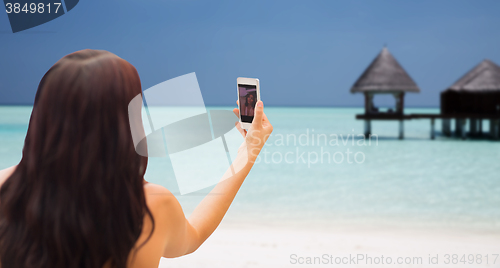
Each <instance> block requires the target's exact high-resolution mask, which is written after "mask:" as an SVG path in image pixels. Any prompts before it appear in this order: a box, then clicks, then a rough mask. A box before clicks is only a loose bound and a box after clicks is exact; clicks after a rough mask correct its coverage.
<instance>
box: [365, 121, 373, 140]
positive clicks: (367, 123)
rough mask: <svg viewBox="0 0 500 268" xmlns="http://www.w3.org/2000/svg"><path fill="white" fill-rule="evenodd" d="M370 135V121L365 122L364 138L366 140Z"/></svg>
mask: <svg viewBox="0 0 500 268" xmlns="http://www.w3.org/2000/svg"><path fill="white" fill-rule="evenodd" d="M370 134H372V124H371V121H370V120H365V138H368V137H369V136H370Z"/></svg>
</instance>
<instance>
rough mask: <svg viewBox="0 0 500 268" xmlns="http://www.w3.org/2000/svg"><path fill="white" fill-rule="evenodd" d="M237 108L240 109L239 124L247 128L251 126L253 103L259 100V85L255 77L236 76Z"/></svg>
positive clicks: (253, 111)
mask: <svg viewBox="0 0 500 268" xmlns="http://www.w3.org/2000/svg"><path fill="white" fill-rule="evenodd" d="M236 82H237V85H238V87H237V89H238V104H239V105H238V109H239V110H240V126H241V128H243V129H249V128H250V127H251V126H252V122H253V116H254V113H255V105H256V104H257V101H259V100H260V85H259V79H257V78H245V77H238V79H237V80H236Z"/></svg>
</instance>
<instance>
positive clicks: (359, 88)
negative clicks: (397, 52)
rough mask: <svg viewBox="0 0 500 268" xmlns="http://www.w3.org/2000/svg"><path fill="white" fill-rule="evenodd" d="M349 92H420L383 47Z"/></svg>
mask: <svg viewBox="0 0 500 268" xmlns="http://www.w3.org/2000/svg"><path fill="white" fill-rule="evenodd" d="M351 92H352V93H355V92H374V93H376V92H380V93H384V92H420V89H419V88H418V86H417V84H416V83H415V81H413V79H411V77H410V76H409V75H408V73H407V72H406V71H405V70H404V69H403V67H401V65H400V64H399V63H398V61H397V60H396V59H395V58H394V57H393V56H392V55H391V53H389V50H388V49H387V48H385V47H384V48H383V49H382V51H381V52H380V54H378V56H377V57H376V58H375V59H374V60H373V62H372V63H371V64H370V66H368V68H366V70H365V71H364V72H363V74H362V75H361V76H360V77H359V78H358V80H357V81H356V83H354V85H353V86H352V88H351Z"/></svg>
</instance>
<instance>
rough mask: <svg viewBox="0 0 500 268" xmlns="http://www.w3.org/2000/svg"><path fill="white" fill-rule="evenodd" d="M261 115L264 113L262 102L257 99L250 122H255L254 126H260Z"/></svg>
mask: <svg viewBox="0 0 500 268" xmlns="http://www.w3.org/2000/svg"><path fill="white" fill-rule="evenodd" d="M263 115H264V103H262V101H258V102H257V104H256V105H255V114H254V118H253V122H252V124H255V126H256V127H262V117H263Z"/></svg>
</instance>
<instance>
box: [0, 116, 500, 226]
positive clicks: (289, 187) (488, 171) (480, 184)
mask: <svg viewBox="0 0 500 268" xmlns="http://www.w3.org/2000/svg"><path fill="white" fill-rule="evenodd" d="M210 108H211V109H221V108H222V109H230V108H229V107H210ZM406 112H407V113H437V112H438V109H406ZM30 113H31V107H27V106H0V169H3V168H7V167H9V166H12V165H15V164H16V163H17V162H18V161H19V160H20V158H21V149H22V146H23V140H24V136H25V134H26V130H27V124H28V121H29V116H30ZM356 113H362V109H360V108H293V107H290V108H283V107H266V114H267V115H268V117H269V119H270V121H271V122H272V123H273V125H274V132H273V135H272V136H271V137H270V139H269V141H268V145H266V147H265V148H264V149H265V150H266V152H267V159H265V158H264V157H263V156H264V155H263V154H262V155H261V158H260V162H259V163H258V164H256V166H255V167H254V169H253V170H252V172H251V173H250V175H249V176H248V178H247V180H246V181H245V183H244V184H243V186H242V188H241V190H240V192H239V193H238V196H237V197H236V199H235V201H234V203H233V206H232V207H231V208H230V210H229V212H228V214H227V216H226V219H225V222H227V223H228V224H263V225H277V226H288V225H290V226H292V225H298V226H316V225H317V226H334V225H337V224H339V225H341V224H368V225H388V226H393V225H398V226H399V225H414V226H423V227H444V228H468V229H478V230H492V231H500V142H498V141H497V142H494V141H489V140H466V141H462V140H459V139H454V138H445V137H442V136H441V135H440V131H441V122H440V121H439V120H438V121H437V122H436V130H437V132H438V135H437V138H436V140H430V139H429V131H430V122H429V120H413V121H406V122H405V139H404V140H398V139H397V134H398V123H396V122H383V121H375V122H374V123H373V126H372V131H373V134H375V135H377V136H378V139H377V138H373V137H372V140H371V144H369V143H368V141H366V143H363V142H362V139H361V138H360V136H358V135H359V134H362V133H363V122H362V121H359V120H355V118H354V117H355V114H356ZM483 129H484V130H486V131H487V130H488V124H487V123H486V122H484V127H483ZM353 135H354V136H355V139H354V140H353V139H352V137H353ZM318 136H319V137H320V138H318ZM293 137H296V139H297V140H296V141H295V142H294V140H293ZM300 137H302V138H300ZM325 137H326V138H325ZM335 137H337V139H336V140H337V142H335ZM342 139H343V140H342ZM318 140H319V142H318ZM325 140H326V142H325ZM313 141H314V144H313ZM346 141H347V142H346ZM347 150H349V151H350V152H351V153H350V154H348V153H346V152H347ZM287 153H288V155H287ZM328 153H329V154H330V156H332V155H335V158H332V157H330V160H328ZM301 154H302V155H303V157H298V156H300V155H301ZM285 155H286V156H287V157H288V158H286V159H283V157H284V156H285ZM315 155H316V156H318V157H321V155H323V158H315ZM280 156H281V160H280ZM341 156H342V157H343V159H342V161H340V160H341ZM348 157H349V158H348ZM315 159H316V160H315ZM321 160H323V162H321ZM328 161H330V162H328ZM146 179H147V180H148V181H151V182H154V183H158V184H161V185H164V186H166V187H167V188H169V189H170V190H171V191H172V192H174V193H176V194H177V196H178V199H179V200H180V202H181V204H182V205H183V207H184V210H185V212H186V214H189V213H190V212H191V211H192V210H193V209H194V207H195V205H196V204H197V202H199V201H200V200H201V199H202V198H203V196H204V195H205V194H206V193H207V192H209V190H210V189H203V190H201V191H199V192H195V193H191V194H187V195H182V196H181V195H180V194H179V191H178V188H177V185H176V182H175V179H174V177H173V172H172V167H171V166H170V162H169V160H168V158H154V159H150V161H149V166H148V171H147V174H146Z"/></svg>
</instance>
